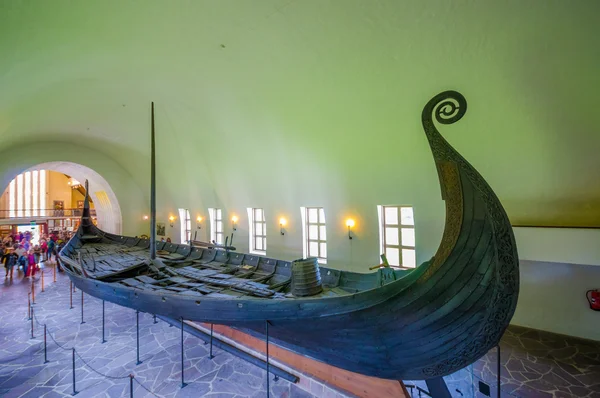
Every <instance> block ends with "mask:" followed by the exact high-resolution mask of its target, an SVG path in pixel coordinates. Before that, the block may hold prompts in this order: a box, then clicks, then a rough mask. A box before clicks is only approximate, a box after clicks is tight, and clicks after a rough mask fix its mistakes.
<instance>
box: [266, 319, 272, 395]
mask: <svg viewBox="0 0 600 398" xmlns="http://www.w3.org/2000/svg"><path fill="white" fill-rule="evenodd" d="M265 332H266V335H267V398H269V396H270V394H271V389H270V388H269V321H266V322H265Z"/></svg>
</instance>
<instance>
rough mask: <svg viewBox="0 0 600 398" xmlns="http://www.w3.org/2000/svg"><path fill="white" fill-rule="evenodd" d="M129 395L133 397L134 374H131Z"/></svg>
mask: <svg viewBox="0 0 600 398" xmlns="http://www.w3.org/2000/svg"><path fill="white" fill-rule="evenodd" d="M129 396H130V397H131V398H133V375H129Z"/></svg>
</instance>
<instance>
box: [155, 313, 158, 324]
mask: <svg viewBox="0 0 600 398" xmlns="http://www.w3.org/2000/svg"><path fill="white" fill-rule="evenodd" d="M154 323H155V324H156V323H158V321H157V320H156V314H154Z"/></svg>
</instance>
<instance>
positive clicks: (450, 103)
mask: <svg viewBox="0 0 600 398" xmlns="http://www.w3.org/2000/svg"><path fill="white" fill-rule="evenodd" d="M465 113H467V100H466V99H465V97H464V96H463V95H462V94H461V93H459V92H457V91H452V90H449V91H444V92H443V93H440V94H438V95H436V96H435V97H433V98H432V99H431V100H429V102H428V103H427V105H425V108H424V109H423V121H425V120H429V121H431V120H432V117H433V115H434V114H435V119H436V120H437V121H438V123H441V124H452V123H456V122H458V121H459V120H460V119H462V117H463V116H464V115H465Z"/></svg>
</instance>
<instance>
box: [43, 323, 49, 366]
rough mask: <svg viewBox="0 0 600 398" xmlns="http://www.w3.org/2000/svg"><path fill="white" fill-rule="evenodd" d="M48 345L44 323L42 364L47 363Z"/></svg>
mask: <svg viewBox="0 0 600 398" xmlns="http://www.w3.org/2000/svg"><path fill="white" fill-rule="evenodd" d="M48 362H50V361H48V345H47V342H46V324H45V323H44V363H48Z"/></svg>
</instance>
